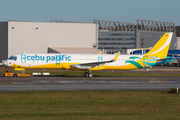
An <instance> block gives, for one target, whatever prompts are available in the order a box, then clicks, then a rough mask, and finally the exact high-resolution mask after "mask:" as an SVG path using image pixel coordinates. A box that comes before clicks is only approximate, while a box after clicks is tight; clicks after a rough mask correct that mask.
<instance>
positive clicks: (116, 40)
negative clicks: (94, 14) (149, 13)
mask: <svg viewBox="0 0 180 120" xmlns="http://www.w3.org/2000/svg"><path fill="white" fill-rule="evenodd" d="M93 23H96V24H98V49H101V50H102V51H105V52H106V53H109V54H112V53H116V52H119V51H121V52H122V53H126V50H127V49H134V48H149V47H153V46H154V45H155V43H157V41H158V40H159V39H160V38H161V37H162V36H163V34H164V33H165V32H173V33H174V34H173V37H172V42H171V45H170V49H171V50H176V49H177V38H176V30H175V23H170V22H160V21H149V20H137V21H136V25H134V23H127V22H115V21H103V20H94V21H93Z"/></svg>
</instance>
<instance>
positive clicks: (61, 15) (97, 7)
mask: <svg viewBox="0 0 180 120" xmlns="http://www.w3.org/2000/svg"><path fill="white" fill-rule="evenodd" d="M137 19H140V20H153V21H162V22H174V23H175V25H176V26H180V0H0V22H4V21H8V20H19V21H31V22H50V20H64V21H75V22H88V23H92V22H93V20H106V21H117V22H131V23H136V20H137Z"/></svg>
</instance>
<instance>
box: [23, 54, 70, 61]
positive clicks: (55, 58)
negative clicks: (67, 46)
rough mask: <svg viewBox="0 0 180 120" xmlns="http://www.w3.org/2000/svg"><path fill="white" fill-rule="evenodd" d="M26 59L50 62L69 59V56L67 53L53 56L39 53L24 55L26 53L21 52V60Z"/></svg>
mask: <svg viewBox="0 0 180 120" xmlns="http://www.w3.org/2000/svg"><path fill="white" fill-rule="evenodd" d="M26 61H33V62H34V61H46V62H51V61H71V56H67V55H64V54H63V55H54V56H39V55H36V54H35V55H26V54H21V62H26Z"/></svg>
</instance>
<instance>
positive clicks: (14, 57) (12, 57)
mask: <svg viewBox="0 0 180 120" xmlns="http://www.w3.org/2000/svg"><path fill="white" fill-rule="evenodd" d="M9 60H17V57H16V56H11V57H10V58H9Z"/></svg>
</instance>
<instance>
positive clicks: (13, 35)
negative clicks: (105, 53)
mask: <svg viewBox="0 0 180 120" xmlns="http://www.w3.org/2000/svg"><path fill="white" fill-rule="evenodd" d="M97 34H98V33H97V25H96V24H94V23H59V22H58V23H57V22H53V21H51V22H23V21H8V22H0V41H1V44H0V51H1V53H0V59H7V58H8V57H10V56H11V55H13V54H17V53H24V52H26V53H47V52H49V53H50V52H56V53H57V52H61V51H63V48H64V49H66V48H69V49H70V50H71V51H70V52H71V53H72V51H74V52H75V53H81V52H83V53H98V52H100V50H97V49H95V48H93V46H94V45H95V44H97V39H98V38H97ZM76 48H78V49H76ZM80 48H82V49H81V50H79V49H80ZM58 50H61V51H58ZM66 53H67V52H66Z"/></svg>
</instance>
